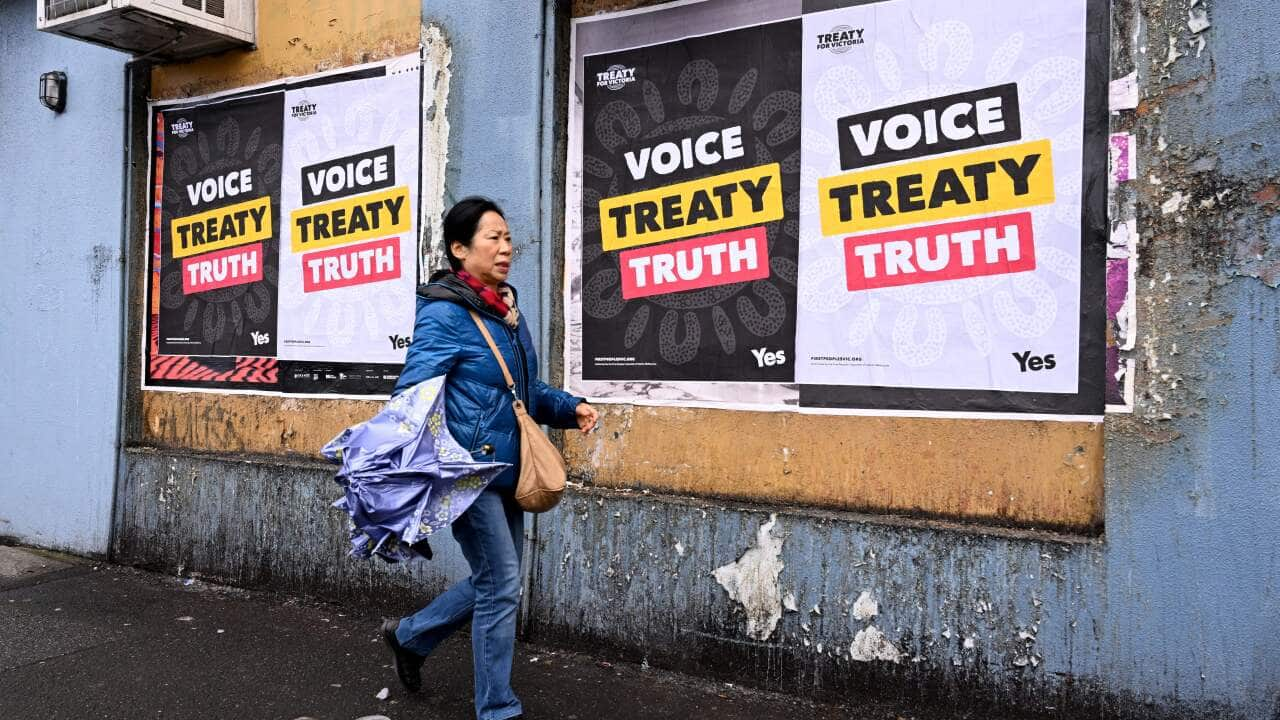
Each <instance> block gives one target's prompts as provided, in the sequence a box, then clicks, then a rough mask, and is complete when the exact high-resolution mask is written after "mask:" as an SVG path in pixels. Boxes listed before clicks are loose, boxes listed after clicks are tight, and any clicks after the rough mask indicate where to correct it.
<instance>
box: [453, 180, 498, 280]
mask: <svg viewBox="0 0 1280 720" xmlns="http://www.w3.org/2000/svg"><path fill="white" fill-rule="evenodd" d="M487 212H496V213H498V214H499V215H501V216H502V218H503V219H504V220H505V219H506V217H507V216H506V215H505V214H504V213H503V212H502V208H500V207H498V203H496V202H494V201H492V200H490V199H489V198H487V197H480V196H479V195H472V196H471V197H465V198H462V199H461V200H459V201H458V202H456V203H454V205H453V207H451V208H449V212H447V213H445V214H444V254H445V257H446V258H448V259H449V267H451V268H453V269H454V270H455V271H457V270H461V269H462V261H461V260H459V259H458V258H457V257H455V256H454V254H453V244H454V243H459V244H460V245H462V246H463V247H471V238H472V237H474V236H475V234H476V227H477V226H478V225H479V224H480V218H481V217H482V216H483V215H484V214H485V213H487Z"/></svg>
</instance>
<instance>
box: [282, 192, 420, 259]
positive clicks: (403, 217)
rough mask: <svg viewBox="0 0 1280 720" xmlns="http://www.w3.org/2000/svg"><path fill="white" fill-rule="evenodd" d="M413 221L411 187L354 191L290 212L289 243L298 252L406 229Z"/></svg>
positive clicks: (395, 232) (378, 236)
mask: <svg viewBox="0 0 1280 720" xmlns="http://www.w3.org/2000/svg"><path fill="white" fill-rule="evenodd" d="M412 225H413V208H412V207H411V206H410V204H409V188H408V187H407V186H405V185H401V186H399V187H393V188H390V189H387V190H382V191H380V192H373V193H365V194H364V195H353V196H351V197H346V198H342V199H341V200H334V201H333V202H327V203H322V204H320V205H308V206H306V207H301V208H298V209H297V210H294V211H293V212H292V213H290V214H289V228H290V230H289V245H290V247H292V248H293V251H294V252H295V253H300V252H304V251H307V250H315V249H317V248H326V247H332V246H334V245H345V244H347V243H353V242H359V241H361V240H370V239H375V238H384V237H387V236H388V235H395V234H397V233H402V232H406V231H408V230H409V228H410V227H411V226H412Z"/></svg>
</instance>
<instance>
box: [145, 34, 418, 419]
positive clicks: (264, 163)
mask: <svg viewBox="0 0 1280 720" xmlns="http://www.w3.org/2000/svg"><path fill="white" fill-rule="evenodd" d="M419 68H420V62H419V59H418V57H417V56H416V55H414V56H407V57H404V58H399V59H396V60H393V61H390V62H387V63H375V64H371V65H366V66H360V67H357V68H351V69H347V70H342V71H337V72H334V73H328V74H324V75H319V76H311V77H306V78H294V79H291V80H288V81H285V82H282V83H275V84H271V85H265V86H259V87H253V88H246V89H243V90H239V91H233V92H229V93H222V94H218V95H212V96H207V97H202V98H188V99H184V100H181V101H172V102H164V103H154V104H153V106H152V121H153V122H152V123H151V127H152V138H151V140H152V144H151V195H152V212H151V213H150V217H149V218H148V220H149V224H150V227H149V243H150V245H151V268H150V273H149V282H148V284H147V293H148V302H147V307H148V310H149V312H148V316H147V321H148V332H147V333H145V338H144V342H145V344H146V347H145V356H146V362H145V363H144V368H145V372H144V378H143V387H145V388H148V389H183V390H209V391H217V392H258V393H279V392H284V393H290V394H303V395H317V394H324V395H344V396H357V397H358V396H365V395H386V394H388V393H389V392H390V390H391V388H392V386H393V385H394V382H395V379H396V377H397V376H398V374H399V368H400V365H401V364H402V363H403V359H404V352H405V348H406V347H407V345H408V343H407V341H397V340H396V337H397V336H399V337H400V338H405V337H407V336H408V335H410V334H411V332H412V323H413V308H414V295H413V293H414V284H415V281H416V275H417V258H418V235H417V226H418V224H417V218H416V213H417V207H418V202H417V200H418V193H417V185H418V159H417V153H418V150H417V148H418V135H419V133H418V126H419V114H418V107H419V105H418V96H419V95H418V94H419V85H420V79H419ZM396 161H398V163H397V162H396ZM309 176H310V177H311V178H312V180H311V182H318V185H316V186H315V187H317V188H318V189H316V190H314V191H312V190H311V188H312V185H309V184H308V180H307V178H308V177H309ZM316 178H319V179H318V181H317V180H316ZM388 195H390V196H392V197H390V198H387V197H384V196H388ZM379 199H380V200H379ZM375 206H376V207H375ZM304 235H305V237H303V236H304ZM300 238H301V239H300ZM308 261H310V264H309V265H308ZM308 267H310V268H311V269H312V272H313V274H312V275H310V276H309V275H307V274H306V272H307V269H308ZM386 335H390V336H391V340H388V339H387V337H386Z"/></svg>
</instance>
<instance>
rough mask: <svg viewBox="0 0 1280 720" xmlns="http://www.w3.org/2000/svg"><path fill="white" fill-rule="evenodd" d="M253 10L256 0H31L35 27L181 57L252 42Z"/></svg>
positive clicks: (168, 57)
mask: <svg viewBox="0 0 1280 720" xmlns="http://www.w3.org/2000/svg"><path fill="white" fill-rule="evenodd" d="M256 10H257V6H256V0H36V28H37V29H40V30H44V31H45V32H51V33H57V34H59V35H65V36H67V37H70V38H75V39H77V40H86V41H88V42H91V43H96V44H98V45H106V46H107V47H112V48H116V49H117V50H124V51H125V52H129V53H133V54H134V55H141V54H148V55H149V56H150V57H154V58H156V59H157V60H184V59H187V58H192V57H196V56H198V55H208V54H209V53H215V52H220V51H222V50H228V49H230V48H236V47H246V46H252V45H253V44H254V41H255V36H254V23H255V22H256V17H255V16H256Z"/></svg>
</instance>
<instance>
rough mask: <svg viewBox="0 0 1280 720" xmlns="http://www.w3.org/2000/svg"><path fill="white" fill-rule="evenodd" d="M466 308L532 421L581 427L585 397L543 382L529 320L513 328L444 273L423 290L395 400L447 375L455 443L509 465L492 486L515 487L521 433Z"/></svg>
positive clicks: (480, 456)
mask: <svg viewBox="0 0 1280 720" xmlns="http://www.w3.org/2000/svg"><path fill="white" fill-rule="evenodd" d="M513 292H514V291H513ZM469 310H475V311H476V312H477V313H479V314H480V317H481V319H483V320H484V322H485V326H486V327H488V328H489V334H490V335H492V336H493V341H494V343H496V344H497V346H498V349H499V350H500V351H502V356H503V358H504V359H505V360H506V362H507V368H508V369H510V371H511V376H512V377H513V378H514V379H515V381H516V392H517V393H518V394H519V395H520V399H521V400H523V401H524V404H525V407H526V408H528V410H529V414H530V415H532V416H533V419H534V420H536V421H538V422H539V423H541V424H543V425H550V426H551V427H558V428H575V427H577V426H578V423H577V418H576V416H575V412H574V411H575V409H576V408H577V406H578V403H580V402H582V398H578V397H574V396H572V395H570V394H569V393H567V392H565V391H563V390H558V389H556V388H553V387H551V386H549V385H547V384H546V383H544V382H542V381H541V380H539V379H538V355H537V353H536V352H535V351H534V348H533V338H532V336H531V335H530V334H529V326H528V325H527V324H526V323H525V321H524V318H523V317H521V318H520V323H519V328H518V329H514V330H513V329H512V328H511V327H509V326H508V325H507V324H506V323H505V322H504V321H503V320H502V319H501V318H499V317H498V315H497V314H496V313H495V312H493V311H492V310H489V309H488V307H487V306H486V305H485V304H484V302H483V301H482V300H481V299H480V297H479V296H478V295H477V294H476V293H475V291H474V290H472V289H471V288H470V287H468V286H467V285H466V283H464V282H462V281H461V280H459V279H458V278H457V277H456V276H454V275H452V274H451V273H447V272H442V273H437V274H436V275H435V276H433V277H432V278H431V282H429V283H428V284H426V285H423V286H422V287H420V288H418V311H417V320H416V321H415V324H414V328H413V342H412V343H411V344H410V345H409V352H408V355H407V356H406V357H405V363H404V370H403V371H401V373H400V379H399V380H398V381H397V382H396V388H395V391H394V392H393V393H392V394H393V395H398V394H400V393H401V392H402V391H403V390H405V389H407V388H410V387H412V386H414V385H416V384H418V383H420V382H422V381H423V380H426V379H428V378H432V377H435V376H437V375H445V374H448V376H449V378H448V380H447V381H446V382H447V384H446V395H445V417H446V419H447V420H446V421H447V422H448V425H449V429H450V430H451V431H452V432H453V436H454V439H456V440H457V441H458V443H459V444H461V445H462V446H463V447H464V448H466V449H467V450H470V451H471V454H472V456H473V457H475V459H476V460H498V461H500V462H506V463H511V466H512V467H511V468H509V469H507V470H506V471H505V472H503V473H502V474H501V475H499V476H498V477H497V478H495V479H494V480H493V482H492V483H491V487H495V488H502V489H510V488H513V487H515V484H516V478H518V477H519V476H520V467H519V465H520V431H519V430H518V429H517V427H516V415H515V411H514V410H512V409H511V393H510V391H508V390H507V383H506V381H505V380H504V379H503V377H502V369H501V368H500V367H498V361H497V360H495V359H494V357H493V353H492V352H490V350H489V345H488V344H487V343H486V342H485V340H484V336H482V335H481V334H480V330H479V328H477V327H476V325H475V322H474V321H472V319H471V316H470V315H469V314H468V311H469Z"/></svg>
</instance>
